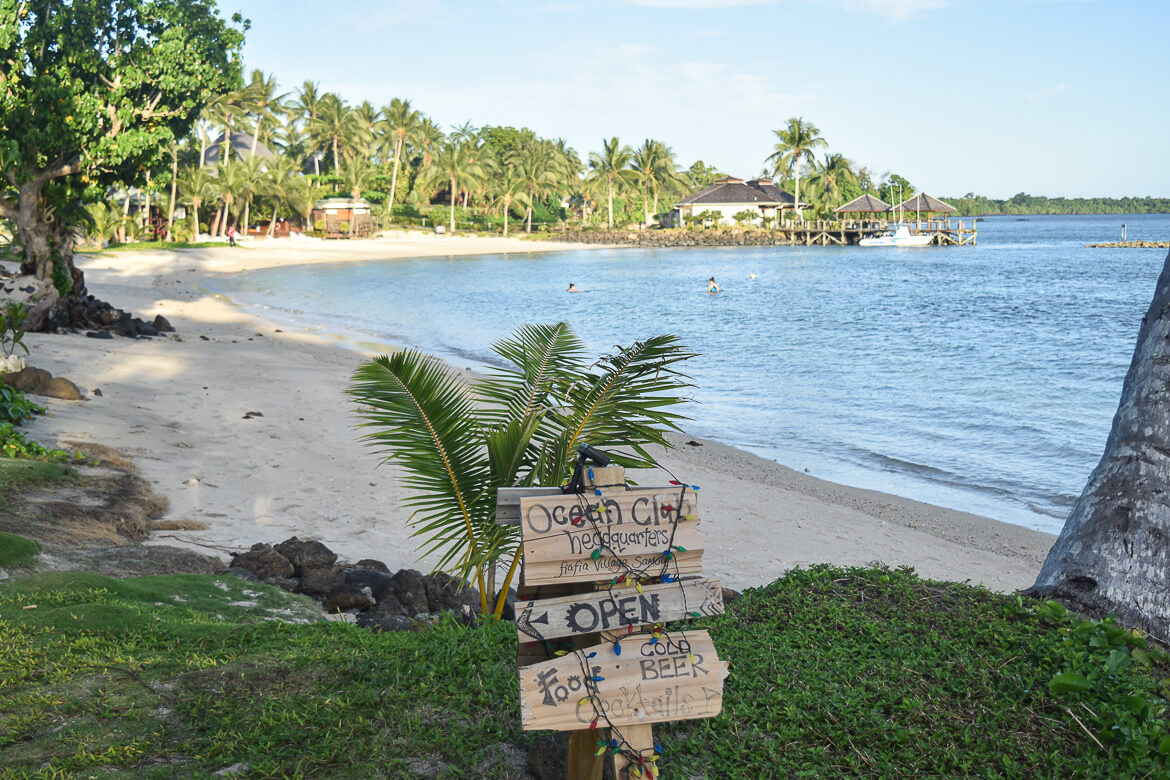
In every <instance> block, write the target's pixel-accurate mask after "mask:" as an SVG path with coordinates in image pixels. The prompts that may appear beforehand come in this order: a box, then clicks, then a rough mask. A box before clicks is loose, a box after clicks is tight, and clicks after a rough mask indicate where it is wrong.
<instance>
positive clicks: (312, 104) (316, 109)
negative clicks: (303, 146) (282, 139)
mask: <svg viewBox="0 0 1170 780" xmlns="http://www.w3.org/2000/svg"><path fill="white" fill-rule="evenodd" d="M289 112H290V113H291V115H292V116H293V117H295V118H296V120H297V121H298V122H299V123H300V125H301V129H302V130H303V131H304V133H305V134H306V137H307V140H310V141H312V140H315V137H314V135H313V128H315V127H316V126H317V123H318V117H319V116H320V114H321V96H320V95H319V94H318V93H317V83H316V82H314V81H308V80H306V81H305V83H304V84H302V85H301V89H300V91H299V93H298V94H297V99H296V101H295V102H294V103H293V104H292V105H291V106H289ZM287 132H288V131H287V130H286V133H287ZM319 150H320V146H319V145H317V144H314V145H313V146H312V147H311V148H310V149H309V150H308V151H309V153H310V154H312V155H313V173H315V174H317V175H318V176H320V175H321V158H320V156H319V155H318V151H319Z"/></svg>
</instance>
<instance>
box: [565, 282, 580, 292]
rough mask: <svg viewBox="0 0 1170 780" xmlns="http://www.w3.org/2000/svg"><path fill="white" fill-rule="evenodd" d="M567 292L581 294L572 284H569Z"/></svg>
mask: <svg viewBox="0 0 1170 780" xmlns="http://www.w3.org/2000/svg"><path fill="white" fill-rule="evenodd" d="M568 291H569V292H581V291H580V290H578V289H577V285H575V284H573V283H572V282H569V290H568Z"/></svg>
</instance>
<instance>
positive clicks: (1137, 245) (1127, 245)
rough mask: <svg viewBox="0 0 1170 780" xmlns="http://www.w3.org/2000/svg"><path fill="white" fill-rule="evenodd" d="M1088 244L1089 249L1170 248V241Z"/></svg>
mask: <svg viewBox="0 0 1170 780" xmlns="http://www.w3.org/2000/svg"><path fill="white" fill-rule="evenodd" d="M1086 246H1088V247H1089V249H1170V241H1109V242H1106V243H1104V244H1086Z"/></svg>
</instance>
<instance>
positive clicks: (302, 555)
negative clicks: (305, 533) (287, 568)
mask: <svg viewBox="0 0 1170 780" xmlns="http://www.w3.org/2000/svg"><path fill="white" fill-rule="evenodd" d="M273 549H275V550H276V551H277V552H278V553H280V554H281V555H283V556H284V557H285V558H288V560H289V562H290V563H292V565H293V569H294V571H295V572H296V575H297V576H298V577H300V576H303V573H304V572H306V571H308V570H310V569H328V568H330V567H331V566H333V564H334V563H336V562H337V553H335V552H333V551H332V550H330V549H329V548H328V547H326V546H325V545H323V544H321V543H320V542H317V541H305V542H302V541H301V540H300V539H298V538H297V537H295V536H294V537H292V538H291V539H285V540H284V541H283V542H281V543H280V544H278V545H276V547H274V548H273Z"/></svg>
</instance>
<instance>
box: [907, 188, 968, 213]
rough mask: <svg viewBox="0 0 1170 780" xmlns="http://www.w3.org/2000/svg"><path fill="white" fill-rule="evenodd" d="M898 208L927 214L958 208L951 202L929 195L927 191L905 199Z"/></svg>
mask: <svg viewBox="0 0 1170 780" xmlns="http://www.w3.org/2000/svg"><path fill="white" fill-rule="evenodd" d="M898 208H900V209H902V210H903V211H917V212H926V213H927V214H930V213H932V212H934V213H938V212H946V211H955V210H956V209H955V207H954V206H952V205H951V204H949V203H944V202H942V201H941V200H939V199H938V198H936V197H934V196H933V195H927V194H926V193H925V192H920V193H918V194H917V195H915V196H914V197H913V198H910V199H909V200H905V201H903V202H902V203H901V204H899V206H898Z"/></svg>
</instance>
